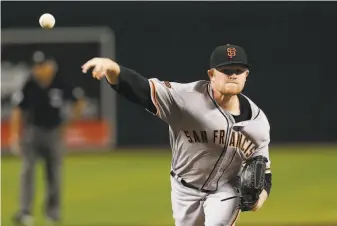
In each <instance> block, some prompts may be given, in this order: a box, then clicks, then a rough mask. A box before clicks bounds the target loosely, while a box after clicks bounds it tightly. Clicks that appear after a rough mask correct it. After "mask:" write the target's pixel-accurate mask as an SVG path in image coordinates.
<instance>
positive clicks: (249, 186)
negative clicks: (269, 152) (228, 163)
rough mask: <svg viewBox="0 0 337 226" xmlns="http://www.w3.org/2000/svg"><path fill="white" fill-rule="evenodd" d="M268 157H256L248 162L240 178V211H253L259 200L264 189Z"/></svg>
mask: <svg viewBox="0 0 337 226" xmlns="http://www.w3.org/2000/svg"><path fill="white" fill-rule="evenodd" d="M266 162H268V160H267V158H266V157H263V156H262V155H259V156H255V157H253V158H251V159H248V160H247V161H246V165H245V166H244V167H243V169H242V172H241V176H240V189H239V190H240V209H241V211H242V212H245V211H249V210H252V209H253V208H254V206H255V205H256V203H257V201H258V200H259V196H260V194H261V192H262V190H263V187H264V180H265V170H266Z"/></svg>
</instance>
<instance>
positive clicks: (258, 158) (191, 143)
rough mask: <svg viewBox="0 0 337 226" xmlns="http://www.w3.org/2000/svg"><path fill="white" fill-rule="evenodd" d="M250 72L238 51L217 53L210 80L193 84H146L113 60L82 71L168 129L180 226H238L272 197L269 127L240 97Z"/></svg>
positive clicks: (96, 61)
mask: <svg viewBox="0 0 337 226" xmlns="http://www.w3.org/2000/svg"><path fill="white" fill-rule="evenodd" d="M249 68H250V65H249V64H248V61H247V55H246V52H245V50H244V49H243V48H242V47H240V46H236V45H224V46H218V47H216V48H215V49H214V51H213V53H212V55H211V58H210V69H209V70H208V77H209V80H207V81H206V80H205V81H195V82H191V83H186V84H182V83H176V82H167V81H165V82H162V81H160V80H158V79H157V78H152V79H146V78H145V77H143V76H142V75H140V74H139V73H137V72H135V71H133V70H131V69H128V68H126V67H123V66H121V65H118V64H117V63H116V62H114V61H112V60H110V59H106V58H93V59H91V60H89V61H88V62H86V63H85V64H84V65H83V66H82V69H83V72H84V73H87V72H88V70H89V69H92V76H93V77H94V78H96V79H102V78H106V80H107V81H108V82H109V83H110V85H111V87H112V88H113V89H114V90H115V91H116V92H117V93H119V94H120V95H122V96H124V97H125V98H126V99H128V100H129V101H131V102H134V103H136V104H140V105H141V106H143V107H144V108H145V109H146V110H147V111H149V112H151V113H152V114H154V115H155V116H157V117H159V118H160V119H162V120H163V121H165V122H166V123H167V124H168V126H169V134H170V143H171V148H172V155H173V156H172V164H171V172H170V175H171V201H172V209H173V218H174V220H175V225H176V226H186V225H188V226H199V225H206V226H220V225H221V226H225V225H226V226H227V225H234V224H235V222H236V220H237V218H238V215H239V213H240V212H241V211H242V212H243V211H256V210H258V209H260V208H261V206H262V205H263V203H264V201H265V200H266V199H267V197H268V196H269V194H270V190H271V178H272V176H271V171H270V163H271V162H270V159H269V150H268V146H269V142H270V126H269V122H268V120H267V117H266V115H265V114H264V112H263V111H262V110H261V109H260V108H259V107H258V106H257V105H256V104H255V103H254V102H253V101H252V100H250V99H249V98H248V97H247V96H245V95H243V94H241V91H242V90H243V88H244V85H245V81H246V79H247V76H248V74H249Z"/></svg>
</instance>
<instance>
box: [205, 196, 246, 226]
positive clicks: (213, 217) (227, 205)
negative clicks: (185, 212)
mask: <svg viewBox="0 0 337 226" xmlns="http://www.w3.org/2000/svg"><path fill="white" fill-rule="evenodd" d="M204 211H205V226H233V225H235V222H236V220H237V219H238V216H239V214H240V210H239V197H238V196H237V194H235V193H233V191H232V190H231V189H223V190H222V191H221V189H219V191H218V192H216V193H214V194H210V195H208V196H207V198H206V200H205V202H204Z"/></svg>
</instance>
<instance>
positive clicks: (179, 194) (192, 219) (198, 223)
mask: <svg viewBox="0 0 337 226" xmlns="http://www.w3.org/2000/svg"><path fill="white" fill-rule="evenodd" d="M171 185H172V190H171V202H172V211H173V218H174V221H175V226H187V225H188V226H204V222H205V217H204V212H203V208H202V197H200V195H198V192H197V191H195V190H193V189H190V188H187V187H184V186H183V185H181V184H179V182H177V181H176V180H175V179H174V178H171Z"/></svg>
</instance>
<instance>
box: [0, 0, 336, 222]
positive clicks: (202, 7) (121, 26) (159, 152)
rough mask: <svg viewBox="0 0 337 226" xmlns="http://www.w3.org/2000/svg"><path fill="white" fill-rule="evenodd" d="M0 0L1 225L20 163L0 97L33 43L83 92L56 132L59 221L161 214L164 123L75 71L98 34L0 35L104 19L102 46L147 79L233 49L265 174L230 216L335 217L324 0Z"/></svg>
mask: <svg viewBox="0 0 337 226" xmlns="http://www.w3.org/2000/svg"><path fill="white" fill-rule="evenodd" d="M1 6H2V7H1V15H2V18H1V19H2V25H1V26H2V54H1V60H2V71H1V72H2V73H1V84H2V85H1V90H2V92H1V100H2V103H1V107H2V109H1V110H2V113H1V119H2V123H1V126H2V131H1V143H2V160H1V165H2V170H1V178H2V181H1V182H2V189H1V190H2V193H1V204H2V208H1V222H2V225H10V224H9V222H10V221H9V219H10V216H11V214H12V213H13V212H14V211H15V208H16V206H17V198H18V197H17V194H18V176H19V170H20V161H19V159H18V158H17V157H13V156H10V155H5V154H6V153H7V152H6V139H7V137H6V134H7V135H8V131H7V129H6V122H7V118H8V112H9V111H10V108H11V106H10V104H9V101H8V100H9V96H10V94H11V93H12V92H13V91H15V90H16V89H18V88H19V87H20V84H22V81H23V80H24V78H25V75H26V72H27V64H26V63H27V62H28V61H29V60H30V56H31V54H32V53H33V51H35V50H43V51H45V52H48V54H51V55H54V56H55V58H56V61H57V62H58V64H59V67H60V76H66V77H67V78H68V79H69V81H70V82H72V83H74V84H76V85H78V86H79V87H81V88H82V89H84V91H85V94H86V99H87V102H88V108H87V109H86V111H85V113H84V119H83V120H82V121H81V122H80V123H78V124H77V125H74V126H73V127H71V128H70V129H69V131H68V133H67V134H66V136H65V139H66V142H67V145H68V151H69V154H68V155H67V157H66V159H65V163H64V164H65V165H64V184H63V191H64V194H63V199H62V200H63V202H62V203H63V208H64V209H63V211H64V217H63V224H64V225H71V226H75V225H76V226H87V225H96V226H103V225H104V226H114V225H144V226H145V225H158V226H159V225H165V226H166V225H172V223H173V221H172V217H171V207H170V193H169V192H170V187H169V174H168V172H169V166H170V150H169V147H168V145H169V141H168V130H167V126H166V125H165V123H163V122H161V121H160V120H159V119H156V118H154V117H153V116H152V115H150V114H149V113H147V112H146V111H145V110H144V109H142V108H140V107H138V106H135V105H133V104H131V103H128V102H127V101H125V100H124V99H123V98H120V97H116V98H115V96H114V94H113V93H112V92H109V90H107V89H106V88H107V87H106V86H104V84H100V83H99V82H97V81H94V80H92V79H91V78H90V77H86V76H84V75H82V74H81V71H80V66H81V64H82V63H84V62H85V60H87V59H89V58H91V57H93V56H97V54H100V53H102V51H101V49H100V48H101V47H100V45H99V42H98V41H96V42H95V41H83V40H85V38H83V40H82V41H79V42H78V43H76V42H72V43H68V42H67V41H66V38H64V37H67V34H66V32H65V33H64V37H63V39H65V41H63V42H62V43H34V44H32V43H31V44H24V43H21V44H20V43H16V44H13V43H12V44H10V45H8V44H6V43H4V42H3V40H7V41H8V40H13V39H20V40H21V39H22V40H24V41H25V39H28V37H29V36H32V34H33V32H34V31H36V30H39V31H38V32H43V34H42V36H48V34H47V33H48V32H57V30H59V29H61V31H62V28H64V27H71V29H70V30H73V31H77V29H81V28H82V29H83V28H85V29H86V30H87V31H89V32H90V29H89V27H92V29H95V28H96V27H104V28H102V29H103V30H102V31H104V32H105V31H107V29H108V30H109V31H110V33H109V34H110V35H111V36H109V38H111V40H108V42H110V41H111V43H112V45H111V46H110V47H111V50H106V51H107V52H106V54H108V53H110V52H109V51H111V54H110V55H112V56H113V57H114V58H115V59H116V60H117V62H119V63H120V64H122V65H125V66H128V67H130V68H133V69H135V70H137V71H139V72H140V73H141V74H143V75H144V76H146V77H148V78H150V77H157V78H159V79H161V80H171V81H178V82H189V81H193V80H200V79H207V77H206V70H207V69H208V63H209V56H210V53H211V52H212V50H213V48H214V47H215V46H217V45H222V44H227V43H231V44H237V45H241V46H243V47H244V48H245V49H246V51H247V53H248V56H249V60H250V62H251V63H252V65H253V70H252V73H251V74H250V77H249V78H248V81H247V83H248V84H247V85H248V86H247V88H246V89H245V90H244V93H245V94H246V95H248V96H249V97H251V98H252V99H253V100H254V101H255V102H256V103H257V104H258V105H259V106H260V107H261V108H262V109H263V110H264V111H265V113H266V114H267V116H268V118H269V120H270V123H271V129H272V131H271V139H272V143H271V149H270V152H271V157H272V160H273V175H274V180H273V181H274V183H273V190H272V194H271V197H270V199H269V200H268V202H267V203H266V205H265V207H264V208H263V209H262V210H261V211H260V212H258V213H244V214H241V217H240V220H239V223H238V225H269V226H272V225H300V224H303V225H308V224H311V225H337V194H336V190H337V180H336V175H337V166H336V160H337V145H336V141H337V130H336V126H337V117H336V115H337V104H336V103H337V102H336V92H335V84H336V82H337V77H336V72H335V70H336V69H335V67H334V63H335V59H336V57H335V55H336V51H337V44H336V40H337V33H336V29H335V23H336V21H337V4H336V2H325V3H318V2H316V3H315V2H275V3H265V2H193V3H192V2H184V3H177V2H175V3H174V2H166V3H159V2H157V3H155V2H147V3H144V2H124V3H121V2H119V3H117V2H104V3H103V2H101V3H90V2H82V3H80V2H73V3H70V2H69V3H67V2H48V3H42V2H41V3H40V2H35V3H28V2H27V3H23V2H21V3H20V2H2V3H1ZM45 12H49V13H51V14H53V15H54V16H55V18H56V27H55V29H53V30H50V31H40V30H42V29H40V28H39V25H38V19H39V16H40V15H41V14H43V13H45ZM26 28H29V29H28V30H25V31H24V32H26V34H25V35H22V36H21V35H20V37H13V38H8V36H7V37H4V34H6V32H10V31H13V29H20V30H22V29H26ZM5 29H6V30H5ZM8 29H10V30H8ZM32 29H36V30H32ZM59 31H60V30H59ZM97 31H98V30H97ZM99 31H101V30H99ZM99 31H98V32H99ZM94 32H95V31H94ZM7 34H8V33H7ZM23 34H24V33H23ZM68 35H69V34H68ZM88 36H90V35H88ZM98 36H99V34H98ZM42 39H43V37H41V40H42ZM69 40H70V38H69ZM97 40H99V39H97ZM103 52H104V51H103ZM14 78H15V79H14ZM102 90H103V92H102ZM109 97H110V98H111V99H109ZM109 100H110V101H111V102H109ZM109 103H110V105H109ZM107 105H109V107H107ZM65 111H66V106H65ZM88 131H89V132H88ZM93 131H95V132H93ZM93 134H99V136H95V138H93ZM87 147H89V149H88V148H87ZM74 150H76V153H77V154H73V153H74V152H73V151H74ZM84 151H85V153H86V154H84V153H83V152H84ZM88 151H89V152H88ZM42 167H43V166H39V167H38V168H37V169H38V171H37V173H38V178H40V180H37V184H38V186H37V187H38V190H37V193H36V194H37V200H36V203H35V204H36V205H35V206H36V208H35V210H36V211H35V213H36V215H37V216H38V222H42V215H41V213H42V212H41V206H42V200H43V191H44V187H43V183H42V182H41V181H42V180H41V179H42V178H43V174H42Z"/></svg>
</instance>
